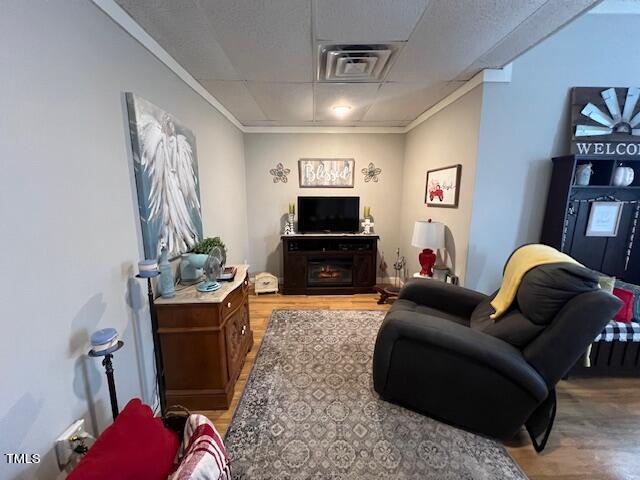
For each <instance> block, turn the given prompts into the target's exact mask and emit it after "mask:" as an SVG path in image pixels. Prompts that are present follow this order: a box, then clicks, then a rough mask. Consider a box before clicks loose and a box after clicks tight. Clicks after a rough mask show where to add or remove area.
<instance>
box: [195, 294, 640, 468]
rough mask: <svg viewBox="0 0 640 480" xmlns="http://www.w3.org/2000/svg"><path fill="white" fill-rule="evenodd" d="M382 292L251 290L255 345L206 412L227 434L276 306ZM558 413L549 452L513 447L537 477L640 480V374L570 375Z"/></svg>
mask: <svg viewBox="0 0 640 480" xmlns="http://www.w3.org/2000/svg"><path fill="white" fill-rule="evenodd" d="M377 298H378V297H377V295H373V294H370V295H336V296H303V295H285V296H283V295H280V294H276V295H273V294H267V295H260V296H256V295H251V296H250V298H249V307H250V315H251V327H252V329H253V334H254V341H255V343H254V347H253V349H252V350H251V352H249V356H248V357H247V361H246V362H245V365H244V367H243V369H242V373H241V374H240V379H239V380H238V382H237V383H236V387H235V392H234V396H233V401H232V404H231V408H230V409H229V410H224V411H218V410H215V411H206V412H202V413H204V414H206V415H207V416H208V417H209V418H211V420H212V421H213V422H214V423H215V425H216V427H217V428H218V430H219V431H220V432H221V433H223V434H224V432H225V431H226V430H227V428H228V426H229V423H230V422H231V418H232V416H233V412H234V411H235V409H236V407H237V405H238V401H239V399H240V395H241V393H242V391H243V389H244V387H245V383H246V380H247V377H248V375H249V372H250V371H251V367H252V366H253V362H254V360H255V356H256V353H257V352H258V349H259V348H260V344H261V342H262V336H263V335H264V332H265V329H266V327H267V323H268V320H269V317H270V316H271V312H272V311H273V310H274V309H289V310H296V309H300V310H306V309H335V310H339V309H354V310H372V309H376V310H378V309H379V310H386V309H387V308H388V305H378V304H377V303H376V300H377ZM558 400H559V407H558V414H557V417H556V423H555V427H554V431H553V433H552V434H551V438H550V440H549V443H548V445H547V448H546V450H545V452H544V453H542V454H536V452H535V450H534V449H533V447H531V444H530V442H529V440H528V438H527V436H526V433H524V431H523V433H522V434H521V435H520V436H519V437H518V438H516V439H514V440H513V441H511V442H510V443H509V445H508V446H507V449H508V451H509V453H510V454H511V456H512V457H513V458H514V459H515V460H516V461H517V462H518V464H519V465H520V466H521V467H522V469H523V470H524V471H525V472H526V474H527V475H528V476H529V478H531V479H533V480H537V479H539V480H547V479H552V478H553V479H560V480H577V479H595V480H597V479H602V480H604V479H606V480H609V479H612V480H613V479H616V480H617V479H632V480H640V378H633V379H612V378H599V379H570V380H568V381H561V382H560V385H559V386H558Z"/></svg>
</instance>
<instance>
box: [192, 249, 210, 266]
mask: <svg viewBox="0 0 640 480" xmlns="http://www.w3.org/2000/svg"><path fill="white" fill-rule="evenodd" d="M208 257H209V255H207V254H206V253H192V254H191V255H190V256H189V263H190V264H191V265H193V266H194V267H195V268H203V267H204V262H206V261H207V258H208Z"/></svg>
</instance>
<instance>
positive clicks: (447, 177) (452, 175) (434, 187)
mask: <svg viewBox="0 0 640 480" xmlns="http://www.w3.org/2000/svg"><path fill="white" fill-rule="evenodd" d="M461 174H462V165H451V166H449V167H443V168H437V169H435V170H429V171H427V185H426V188H425V193H424V203H426V204H427V205H428V206H429V207H446V208H458V199H459V198H460V175H461Z"/></svg>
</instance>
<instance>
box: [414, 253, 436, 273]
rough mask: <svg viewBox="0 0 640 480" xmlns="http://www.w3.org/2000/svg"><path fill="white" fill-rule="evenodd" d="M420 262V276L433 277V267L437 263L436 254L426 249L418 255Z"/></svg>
mask: <svg viewBox="0 0 640 480" xmlns="http://www.w3.org/2000/svg"><path fill="white" fill-rule="evenodd" d="M418 261H419V262H420V266H421V267H422V269H421V270H420V275H424V276H427V277H432V276H433V266H434V265H435V263H436V254H435V253H434V252H433V250H431V249H430V248H425V249H424V250H422V252H420V254H419V255H418Z"/></svg>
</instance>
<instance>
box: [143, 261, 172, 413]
mask: <svg viewBox="0 0 640 480" xmlns="http://www.w3.org/2000/svg"><path fill="white" fill-rule="evenodd" d="M138 269H139V273H138V274H137V275H136V278H140V279H146V280H147V296H148V298H149V315H150V317H151V334H152V336H153V353H154V357H155V362H156V384H157V385H158V398H159V399H160V414H161V415H164V412H165V408H166V399H165V385H164V364H163V362H162V350H161V347H160V337H159V336H158V317H157V315H156V308H155V302H154V299H155V296H154V294H153V285H152V283H151V279H153V278H155V277H157V276H158V275H160V271H159V270H158V262H156V261H155V260H144V261H142V262H139V263H138Z"/></svg>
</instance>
